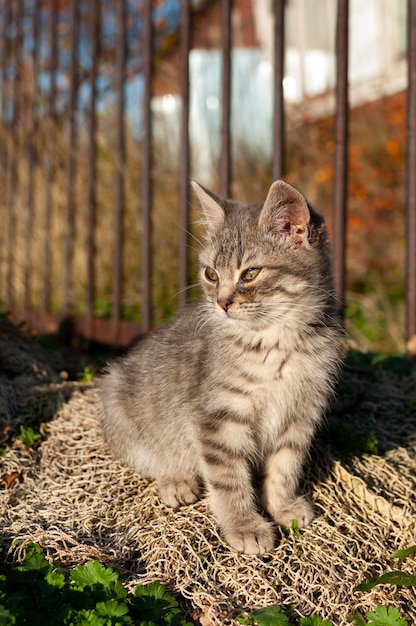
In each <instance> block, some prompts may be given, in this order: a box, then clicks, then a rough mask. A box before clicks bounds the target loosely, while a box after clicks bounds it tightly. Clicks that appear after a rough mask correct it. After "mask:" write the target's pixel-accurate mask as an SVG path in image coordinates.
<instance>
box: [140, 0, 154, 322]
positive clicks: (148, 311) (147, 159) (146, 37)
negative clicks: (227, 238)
mask: <svg viewBox="0 0 416 626" xmlns="http://www.w3.org/2000/svg"><path fill="white" fill-rule="evenodd" d="M152 32H153V28H152V2H151V0H145V2H144V7H143V77H144V93H143V143H142V159H143V171H142V283H143V286H142V302H141V304H142V325H143V332H147V331H148V330H149V328H150V324H151V319H152V295H151V293H152V292H151V280H152V272H151V248H152V223H151V209H152V112H151V97H152V73H153V72H152V70H153V45H152V44H153V39H152Z"/></svg>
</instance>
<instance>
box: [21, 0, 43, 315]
mask: <svg viewBox="0 0 416 626" xmlns="http://www.w3.org/2000/svg"><path fill="white" fill-rule="evenodd" d="M39 10H40V0H35V3H34V7H33V13H32V46H33V48H32V78H31V80H32V85H31V102H30V105H29V120H28V133H27V141H26V145H27V169H28V180H27V205H26V242H25V243H26V256H25V267H24V293H23V313H24V315H25V317H26V316H27V314H28V312H29V307H30V296H31V291H30V290H31V281H30V275H31V271H32V262H33V258H32V257H33V245H32V244H33V220H34V195H35V160H36V149H35V137H36V134H37V127H38V124H37V116H36V108H37V103H38V76H39Z"/></svg>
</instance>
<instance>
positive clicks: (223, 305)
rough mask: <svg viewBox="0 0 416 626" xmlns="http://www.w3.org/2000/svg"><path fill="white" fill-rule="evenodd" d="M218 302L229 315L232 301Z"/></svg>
mask: <svg viewBox="0 0 416 626" xmlns="http://www.w3.org/2000/svg"><path fill="white" fill-rule="evenodd" d="M217 302H218V304H219V305H220V307H221V308H222V309H223V310H224V311H225V312H226V313H227V311H228V309H229V307H230V304H231V300H217Z"/></svg>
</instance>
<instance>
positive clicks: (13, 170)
mask: <svg viewBox="0 0 416 626" xmlns="http://www.w3.org/2000/svg"><path fill="white" fill-rule="evenodd" d="M22 8H23V7H22V4H21V3H20V2H16V3H14V5H13V12H12V19H13V20H14V25H15V28H14V32H15V35H14V39H13V43H12V56H11V62H12V68H13V69H12V88H11V98H10V104H11V121H10V124H9V125H8V128H9V141H8V144H9V159H8V163H7V165H8V168H7V180H6V189H7V218H8V220H7V281H6V283H7V284H6V306H7V308H12V307H13V305H14V279H15V272H14V270H15V250H16V241H15V239H16V218H17V216H16V206H15V203H16V187H17V163H18V152H19V143H20V141H19V140H20V137H19V115H20V80H21V61H20V55H21V46H22Z"/></svg>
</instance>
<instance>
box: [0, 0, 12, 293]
mask: <svg viewBox="0 0 416 626" xmlns="http://www.w3.org/2000/svg"><path fill="white" fill-rule="evenodd" d="M10 20H11V8H10V5H9V3H8V2H6V4H5V6H4V7H3V16H2V28H1V43H2V49H1V52H2V54H1V150H0V184H1V187H2V189H4V190H5V191H4V196H2V203H3V200H4V199H6V201H7V172H8V160H9V146H8V131H7V95H8V85H7V64H8V60H7V57H8V46H7V32H8V26H9V23H10ZM4 208H7V204H5V205H4ZM6 258H7V239H6V229H5V228H2V229H0V261H1V263H0V279H1V284H0V289H1V291H0V295H1V300H2V301H3V302H5V301H6V289H7V287H6V285H7V263H6ZM3 268H4V270H3Z"/></svg>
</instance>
